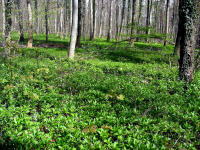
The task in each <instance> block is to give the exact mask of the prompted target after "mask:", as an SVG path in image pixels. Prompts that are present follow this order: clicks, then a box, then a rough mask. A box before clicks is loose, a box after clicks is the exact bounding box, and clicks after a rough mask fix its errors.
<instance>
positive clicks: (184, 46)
mask: <svg viewBox="0 0 200 150" xmlns="http://www.w3.org/2000/svg"><path fill="white" fill-rule="evenodd" d="M195 3H196V0H192V1H191V0H180V1H179V5H180V7H179V19H180V21H181V24H182V25H181V26H179V28H180V34H181V47H180V60H179V77H180V79H181V80H184V81H185V82H191V81H192V80H193V79H194V49H195V13H196V11H195V9H196V7H195Z"/></svg>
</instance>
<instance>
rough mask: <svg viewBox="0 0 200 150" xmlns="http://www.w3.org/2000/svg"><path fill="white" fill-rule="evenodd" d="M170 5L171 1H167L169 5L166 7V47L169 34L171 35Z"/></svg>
mask: <svg viewBox="0 0 200 150" xmlns="http://www.w3.org/2000/svg"><path fill="white" fill-rule="evenodd" d="M169 4H170V0H167V5H166V16H165V19H166V23H165V34H166V38H165V40H164V46H166V45H167V38H168V33H169Z"/></svg>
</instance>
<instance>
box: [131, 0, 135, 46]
mask: <svg viewBox="0 0 200 150" xmlns="http://www.w3.org/2000/svg"><path fill="white" fill-rule="evenodd" d="M135 4H136V0H133V2H132V21H131V38H130V39H131V40H130V45H131V46H134V40H133V38H132V36H133V34H134V32H135V29H134V27H135Z"/></svg>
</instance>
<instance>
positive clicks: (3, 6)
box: [2, 0, 6, 37]
mask: <svg viewBox="0 0 200 150" xmlns="http://www.w3.org/2000/svg"><path fill="white" fill-rule="evenodd" d="M5 28H6V16H5V0H2V37H5Z"/></svg>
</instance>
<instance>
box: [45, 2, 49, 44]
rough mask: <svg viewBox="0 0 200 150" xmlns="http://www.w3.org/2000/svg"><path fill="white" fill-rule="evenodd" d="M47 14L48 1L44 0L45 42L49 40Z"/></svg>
mask: <svg viewBox="0 0 200 150" xmlns="http://www.w3.org/2000/svg"><path fill="white" fill-rule="evenodd" d="M48 13H49V0H46V4H45V28H46V42H47V41H48V39H49V25H48Z"/></svg>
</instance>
